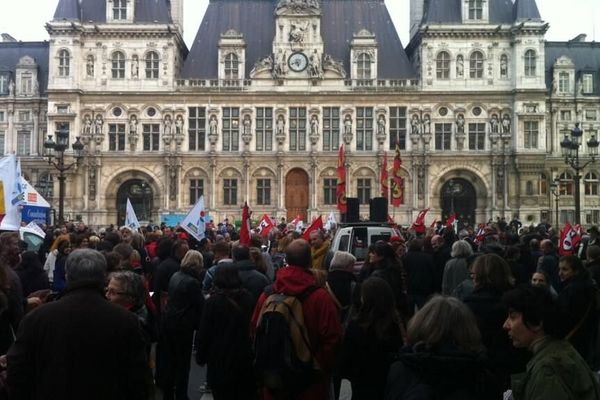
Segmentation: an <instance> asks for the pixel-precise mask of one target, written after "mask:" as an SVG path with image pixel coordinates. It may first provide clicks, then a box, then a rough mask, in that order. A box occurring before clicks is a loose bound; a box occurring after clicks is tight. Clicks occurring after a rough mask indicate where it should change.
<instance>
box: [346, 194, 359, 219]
mask: <svg viewBox="0 0 600 400" xmlns="http://www.w3.org/2000/svg"><path fill="white" fill-rule="evenodd" d="M346 206H347V211H346V222H358V221H360V211H359V210H360V203H359V202H358V197H346Z"/></svg>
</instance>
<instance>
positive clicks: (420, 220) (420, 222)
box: [411, 208, 429, 233]
mask: <svg viewBox="0 0 600 400" xmlns="http://www.w3.org/2000/svg"><path fill="white" fill-rule="evenodd" d="M427 211H429V208H425V209H423V210H421V211H419V215H417V219H416V220H415V222H413V224H412V226H411V229H414V230H415V232H416V233H425V215H427Z"/></svg>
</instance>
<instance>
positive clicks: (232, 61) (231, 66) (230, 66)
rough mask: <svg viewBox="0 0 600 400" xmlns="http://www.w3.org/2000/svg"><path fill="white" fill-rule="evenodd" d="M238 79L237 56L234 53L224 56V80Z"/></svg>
mask: <svg viewBox="0 0 600 400" xmlns="http://www.w3.org/2000/svg"><path fill="white" fill-rule="evenodd" d="M238 78H239V61H238V56H237V55H236V54H234V53H229V54H227V55H226V56H225V79H238Z"/></svg>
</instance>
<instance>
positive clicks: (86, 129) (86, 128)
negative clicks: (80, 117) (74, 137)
mask: <svg viewBox="0 0 600 400" xmlns="http://www.w3.org/2000/svg"><path fill="white" fill-rule="evenodd" d="M83 133H84V134H86V135H91V134H92V119H91V118H90V116H89V115H86V116H85V119H84V121H83Z"/></svg>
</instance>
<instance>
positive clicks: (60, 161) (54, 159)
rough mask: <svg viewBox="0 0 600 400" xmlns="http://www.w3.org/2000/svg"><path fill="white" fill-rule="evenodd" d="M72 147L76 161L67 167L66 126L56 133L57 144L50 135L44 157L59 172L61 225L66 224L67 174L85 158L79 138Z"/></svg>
mask: <svg viewBox="0 0 600 400" xmlns="http://www.w3.org/2000/svg"><path fill="white" fill-rule="evenodd" d="M72 147H73V155H74V157H75V161H74V162H72V163H70V164H67V165H65V150H67V149H68V148H69V129H68V128H65V127H64V126H62V127H60V128H59V129H58V131H56V142H55V141H54V140H52V135H48V139H47V140H46V141H45V142H44V157H46V158H47V161H48V164H50V165H52V166H53V167H54V168H56V170H57V171H58V183H59V186H58V223H59V224H60V225H62V224H64V222H65V216H64V209H65V181H66V179H67V177H66V176H65V172H66V171H68V170H69V169H70V168H71V167H72V166H73V165H76V164H79V160H80V159H81V157H82V156H83V143H81V141H80V140H79V137H77V140H75V143H73V146H72Z"/></svg>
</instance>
